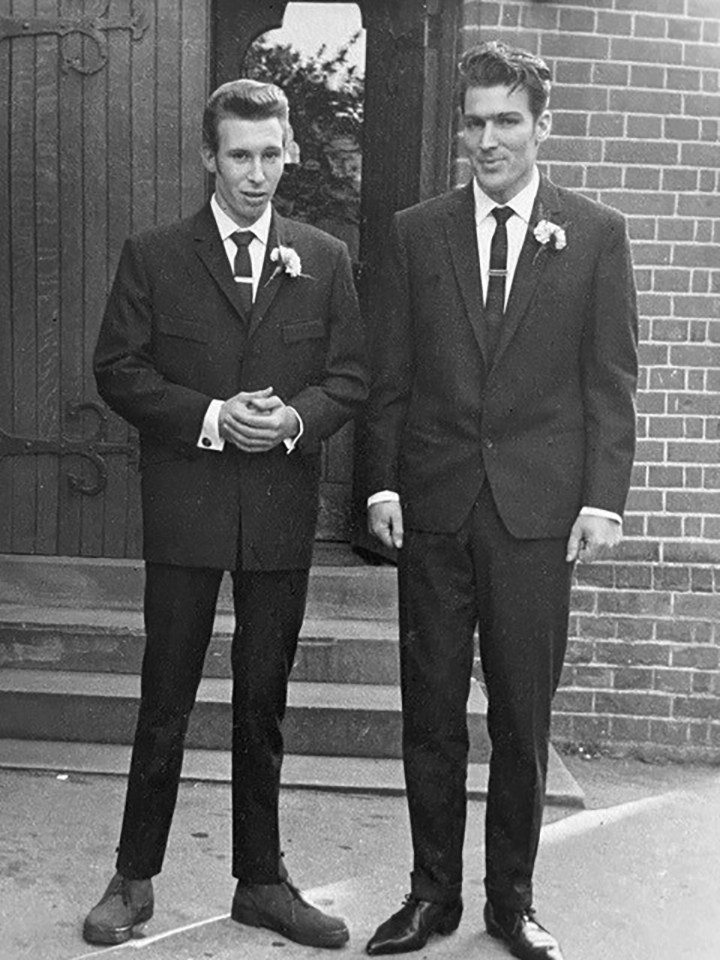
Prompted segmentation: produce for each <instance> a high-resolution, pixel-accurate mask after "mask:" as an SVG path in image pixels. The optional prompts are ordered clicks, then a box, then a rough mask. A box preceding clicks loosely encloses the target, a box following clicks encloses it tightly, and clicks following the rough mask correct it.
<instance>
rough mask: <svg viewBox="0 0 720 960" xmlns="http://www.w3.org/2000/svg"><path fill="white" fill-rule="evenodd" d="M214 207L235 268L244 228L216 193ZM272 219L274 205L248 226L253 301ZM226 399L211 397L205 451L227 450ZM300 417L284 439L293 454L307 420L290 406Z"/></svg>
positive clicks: (201, 440)
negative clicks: (222, 422) (237, 237)
mask: <svg viewBox="0 0 720 960" xmlns="http://www.w3.org/2000/svg"><path fill="white" fill-rule="evenodd" d="M210 209H211V210H212V213H213V216H214V217H215V223H216V224H217V228H218V231H219V233H220V239H221V240H222V242H223V247H224V248H225V255H226V256H227V258H228V263H229V264H230V270H231V271H233V270H234V269H235V254H236V253H237V245H236V243H235V241H234V240H233V239H232V234H233V233H236V232H237V231H238V230H239V229H240V228H239V227H238V225H237V224H236V223H235V221H234V220H233V219H232V217H229V216H228V215H227V214H226V213H225V211H224V210H223V209H222V208H221V206H220V204H219V203H218V201H217V197H216V195H215V194H213V195H212V197H211V199H210ZM271 220H272V208H271V206H270V204H268V205H267V207H266V208H265V211H264V213H263V214H262V215H261V216H260V217H258V219H257V220H256V221H255V223H253V224H252V225H251V226H249V227H246V228H245V229H247V230H249V231H250V232H251V233H252V234H253V239H252V240H251V241H250V244H249V245H248V253H249V254H250V264H251V266H252V299H253V303H254V302H255V297H256V296H257V290H258V286H259V284H260V277H261V276H262V269H263V264H264V263H265V253H266V250H267V245H268V238H269V236H270V222H271ZM223 403H224V401H223V400H211V401H210V404H209V406H208V408H207V410H206V412H205V419H204V420H203V426H202V431H201V433H200V436H199V438H198V442H197V445H198V446H199V447H202V448H203V450H217V451H220V450H223V449H224V448H225V440H224V439H223V438H222V437H221V436H220V430H219V425H218V417H219V415H220V408H221V407H222V405H223ZM290 409H291V410H292V411H293V412H294V414H295V416H296V417H297V420H298V424H299V426H300V430H299V432H298V434H297V436H295V437H292V439H288V440H284V441H283V442H284V444H285V447H286V449H287V452H288V453H290V452H292V450H294V449H295V445H296V444H297V442H298V440H299V439H300V437H301V436H302V433H303V422H302V418H301V417H300V414H299V413H298V412H297V410H295V408H294V407H290Z"/></svg>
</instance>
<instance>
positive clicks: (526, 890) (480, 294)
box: [367, 43, 637, 960]
mask: <svg viewBox="0 0 720 960" xmlns="http://www.w3.org/2000/svg"><path fill="white" fill-rule="evenodd" d="M549 93H550V71H549V69H548V67H547V65H546V64H545V63H544V62H543V61H542V60H541V59H540V58H538V57H535V56H533V55H532V54H530V53H528V52H526V51H523V50H513V49H510V48H508V47H506V46H505V45H503V44H500V43H490V44H484V45H481V46H480V47H478V48H476V49H473V50H470V51H468V53H467V54H466V55H465V57H464V58H463V60H462V63H461V70H460V109H461V112H462V120H463V142H464V145H465V148H466V151H467V154H468V157H469V159H470V163H471V165H472V169H473V174H474V176H473V180H472V182H471V183H469V184H468V185H467V187H464V188H462V189H460V190H453V191H451V192H450V193H448V194H445V195H444V196H442V197H437V198H435V199H432V200H429V201H427V202H425V203H422V204H420V205H418V206H416V207H412V208H411V209H409V210H403V211H402V212H401V213H399V214H397V216H396V218H395V223H394V227H393V231H392V235H391V239H390V244H389V247H388V253H387V257H386V259H385V266H386V270H385V272H384V278H383V280H382V283H381V286H380V296H379V302H380V309H379V311H378V317H377V320H376V323H375V329H376V334H377V335H376V337H375V343H374V349H373V360H374V371H373V373H374V376H373V386H372V388H371V402H370V413H369V418H368V437H369V442H368V461H369V462H368V464H367V469H368V475H369V477H370V482H371V484H372V486H371V488H370V493H371V496H370V500H369V522H370V528H371V530H372V532H373V533H375V535H376V536H378V537H379V538H380V539H381V540H382V542H383V543H384V544H385V545H386V546H388V547H391V546H392V547H396V548H400V552H399V599H400V658H401V677H402V697H403V756H404V763H405V779H406V783H407V794H408V805H409V810H410V825H411V831H412V840H413V849H414V864H413V871H412V876H411V891H410V896H409V897H408V900H407V902H406V904H405V906H404V907H403V908H402V909H401V910H400V911H398V912H397V913H395V914H393V916H391V917H390V919H389V920H387V921H386V922H385V923H383V924H382V925H381V926H380V927H379V929H378V930H377V931H376V933H375V934H374V936H373V937H372V938H371V940H370V942H369V943H368V945H367V950H368V953H370V954H372V955H378V954H389V953H402V952H404V951H409V950H419V949H422V948H423V947H424V946H425V944H426V942H427V940H428V938H429V937H430V936H431V935H433V934H448V933H451V932H452V931H453V930H455V929H456V927H457V926H458V924H459V922H460V917H461V914H462V910H463V902H462V868H463V838H464V832H465V817H466V777H467V758H468V730H467V717H466V708H467V698H468V693H469V690H470V681H471V674H472V667H473V635H474V633H475V630H476V628H477V630H478V632H479V637H480V656H481V660H482V666H483V673H484V677H485V683H486V687H487V695H488V718H487V719H488V731H489V735H490V740H491V747H492V752H491V757H490V779H489V785H488V799H487V812H486V829H485V866H486V871H485V889H486V893H487V902H486V905H485V925H486V928H487V930H488V932H489V933H490V934H491V935H492V936H494V937H497V938H499V939H502V940H503V941H505V943H506V944H507V945H508V947H509V948H510V951H511V953H512V954H513V955H514V956H516V957H519V958H522V960H561V953H560V948H559V946H558V944H557V941H556V940H555V938H554V937H552V936H551V935H550V934H549V933H548V932H547V931H546V930H545V929H544V928H543V927H542V926H541V925H540V924H539V923H538V921H537V919H536V918H535V914H534V909H533V886H532V878H533V868H534V864H535V856H536V853H537V847H538V841H539V838H540V826H541V823H542V816H543V803H544V797H545V777H546V771H547V762H548V743H549V733H550V709H551V702H552V697H553V694H554V693H555V690H556V688H557V685H558V682H559V679H560V673H561V670H562V664H563V656H564V653H565V646H566V641H567V625H568V610H569V600H570V582H571V576H572V569H573V563H574V561H575V560H576V559H577V558H578V556H585V557H590V556H592V555H593V554H594V553H595V552H596V551H597V550H599V549H602V548H605V547H608V546H612V545H613V544H615V543H616V542H617V541H618V540H619V539H620V532H621V523H622V519H621V515H622V511H623V507H624V504H625V498H626V496H627V492H628V486H629V481H630V471H631V466H632V460H633V451H634V436H635V433H634V431H635V415H634V405H633V394H634V388H635V382H636V374H637V345H636V341H637V315H636V307H635V289H634V284H633V275H632V265H631V261H630V249H629V241H628V237H627V232H626V229H625V223H624V221H623V218H622V216H621V215H620V214H619V213H617V212H616V211H614V210H611V209H609V208H608V207H604V206H602V205H601V204H598V203H595V202H593V201H591V200H588V199H587V198H585V197H583V196H581V195H580V194H577V193H574V192H572V191H569V190H563V189H561V188H559V187H555V186H554V185H553V184H552V183H551V182H550V181H549V180H547V179H546V178H545V177H543V176H541V175H540V174H539V171H538V169H537V166H536V158H537V154H538V149H539V147H540V144H541V143H542V142H543V141H544V140H545V139H546V138H547V137H548V136H549V134H550V125H551V115H550V113H549V111H548V109H547V107H548V97H549Z"/></svg>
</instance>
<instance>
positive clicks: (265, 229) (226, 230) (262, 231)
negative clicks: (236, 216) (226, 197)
mask: <svg viewBox="0 0 720 960" xmlns="http://www.w3.org/2000/svg"><path fill="white" fill-rule="evenodd" d="M210 209H211V210H212V212H213V216H214V217H215V223H216V224H217V227H218V230H219V231H220V239H221V240H222V241H223V243H224V242H225V241H226V240H227V238H228V237H229V236H230V234H231V233H235V232H236V231H237V230H239V229H240V227H238V225H237V224H236V223H235V221H234V220H233V219H232V217H229V216H228V215H227V214H226V213H225V211H224V210H223V209H222V207H221V206H220V204H219V203H218V201H217V195H216V194H213V195H212V197H211V198H210ZM271 219H272V206H271V204H268V205H267V206H266V207H265V211H264V213H263V214H262V216H260V217H258V219H257V220H256V221H255V223H252V224H250V226H249V227H245V229H246V230H252V232H253V233H254V234H255V237H256V238H257V239H258V240H259V241H260V243H262V244H263V245H264V246H267V242H268V237H269V236H270V221H271Z"/></svg>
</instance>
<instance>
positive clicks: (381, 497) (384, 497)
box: [367, 490, 400, 507]
mask: <svg viewBox="0 0 720 960" xmlns="http://www.w3.org/2000/svg"><path fill="white" fill-rule="evenodd" d="M374 503H400V494H399V493H395V491H394V490H378V492H377V493H373V495H372V496H371V497H368V502H367V505H368V506H369V507H371V506H372V505H373V504H374Z"/></svg>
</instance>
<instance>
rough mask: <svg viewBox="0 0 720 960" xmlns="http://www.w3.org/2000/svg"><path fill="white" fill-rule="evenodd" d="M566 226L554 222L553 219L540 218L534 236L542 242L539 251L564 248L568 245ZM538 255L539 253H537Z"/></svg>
mask: <svg viewBox="0 0 720 960" xmlns="http://www.w3.org/2000/svg"><path fill="white" fill-rule="evenodd" d="M565 226H567V224H565ZM565 226H562V227H561V226H560V225H559V224H557V223H553V222H552V220H538V222H537V225H536V226H535V229H534V230H533V236H534V237H535V239H536V240H537V242H538V243H539V244H540V248H539V250H538V253H540V251H541V250H547V249H551V250H564V249H565V247H566V246H567V234H566V233H565ZM536 256H537V254H536Z"/></svg>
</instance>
